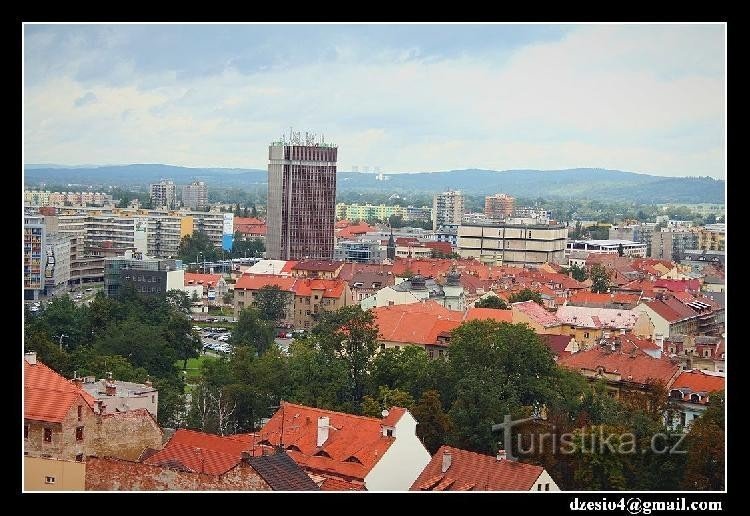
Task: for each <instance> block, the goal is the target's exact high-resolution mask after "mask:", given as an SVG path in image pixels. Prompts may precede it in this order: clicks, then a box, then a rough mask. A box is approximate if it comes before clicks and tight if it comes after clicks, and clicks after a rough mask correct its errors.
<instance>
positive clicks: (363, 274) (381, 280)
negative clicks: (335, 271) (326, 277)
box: [349, 270, 396, 304]
mask: <svg viewBox="0 0 750 516" xmlns="http://www.w3.org/2000/svg"><path fill="white" fill-rule="evenodd" d="M395 279H396V278H395V277H394V276H393V274H391V273H390V272H384V271H383V272H379V271H371V270H368V271H357V272H355V273H354V274H353V275H352V279H350V280H349V288H350V289H351V291H352V302H353V303H357V304H359V303H361V302H362V300H363V299H366V298H368V297H370V296H372V295H373V294H375V292H377V291H378V290H380V289H382V288H385V287H392V286H393V285H394V283H395Z"/></svg>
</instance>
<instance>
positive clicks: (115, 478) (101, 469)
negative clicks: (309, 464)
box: [86, 457, 271, 491]
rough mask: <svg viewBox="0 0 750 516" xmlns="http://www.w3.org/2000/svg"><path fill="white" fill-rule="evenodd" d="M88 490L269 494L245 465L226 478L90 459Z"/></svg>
mask: <svg viewBox="0 0 750 516" xmlns="http://www.w3.org/2000/svg"><path fill="white" fill-rule="evenodd" d="M86 490H87V491H167V490H171V491H270V490H271V488H270V487H269V485H268V484H267V483H266V482H265V481H264V480H263V479H262V478H261V477H260V476H259V475H258V474H257V473H256V472H255V470H254V469H253V468H252V467H250V466H249V465H247V464H246V463H244V462H243V463H240V464H239V465H238V466H235V467H234V468H232V469H231V470H229V471H228V472H226V473H224V474H223V475H207V474H204V473H189V472H185V471H178V470H174V469H167V468H163V467H160V466H151V465H148V464H142V463H140V462H131V461H126V460H119V459H111V458H100V457H87V458H86Z"/></svg>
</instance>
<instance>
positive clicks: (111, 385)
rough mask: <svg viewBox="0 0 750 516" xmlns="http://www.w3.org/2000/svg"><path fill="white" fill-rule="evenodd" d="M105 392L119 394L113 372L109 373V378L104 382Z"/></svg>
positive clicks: (111, 394)
mask: <svg viewBox="0 0 750 516" xmlns="http://www.w3.org/2000/svg"><path fill="white" fill-rule="evenodd" d="M104 393H105V394H106V395H107V396H114V395H115V394H117V385H116V384H115V382H114V380H112V373H109V378H107V379H106V380H105V382H104Z"/></svg>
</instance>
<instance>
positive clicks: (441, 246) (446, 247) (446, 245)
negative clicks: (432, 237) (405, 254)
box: [423, 242, 453, 255]
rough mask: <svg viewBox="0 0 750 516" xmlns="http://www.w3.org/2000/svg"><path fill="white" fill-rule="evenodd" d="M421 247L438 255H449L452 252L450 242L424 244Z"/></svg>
mask: <svg viewBox="0 0 750 516" xmlns="http://www.w3.org/2000/svg"><path fill="white" fill-rule="evenodd" d="M423 245H424V246H425V247H429V248H430V249H432V250H433V251H436V252H438V253H443V254H448V255H449V254H451V253H452V252H453V248H452V247H451V244H450V242H424V244H423Z"/></svg>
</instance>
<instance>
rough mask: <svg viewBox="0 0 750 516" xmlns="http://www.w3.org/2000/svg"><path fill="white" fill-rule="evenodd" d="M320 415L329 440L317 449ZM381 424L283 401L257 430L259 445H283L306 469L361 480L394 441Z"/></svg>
mask: <svg viewBox="0 0 750 516" xmlns="http://www.w3.org/2000/svg"><path fill="white" fill-rule="evenodd" d="M394 410H398V408H392V409H391V412H393V411H394ZM402 414H403V413H402ZM322 416H327V417H328V418H329V428H330V429H329V434H328V439H327V440H326V441H325V442H324V443H323V446H321V447H318V446H317V436H318V418H319V417H322ZM282 421H283V423H282ZM382 423H383V420H381V419H378V418H372V417H364V416H355V415H352V414H346V413H343V412H334V411H331V410H325V409H319V408H313V407H306V406H304V405H296V404H293V403H287V402H282V406H281V408H280V409H279V410H277V411H276V413H275V414H274V415H273V417H271V419H270V420H269V421H268V423H266V425H265V426H264V427H263V429H262V430H261V431H260V433H259V439H260V441H259V443H261V444H270V445H273V446H275V445H278V444H279V442H283V444H284V447H285V448H286V451H287V453H288V454H289V456H290V457H292V458H293V459H294V460H295V461H296V462H297V464H299V465H300V466H302V467H303V468H305V469H307V470H310V471H313V472H316V473H321V474H324V475H335V476H337V477H339V478H343V479H344V480H359V481H364V478H365V476H367V474H368V473H369V472H370V470H371V469H372V468H373V467H374V466H375V464H377V462H378V461H379V460H380V459H381V458H382V457H383V455H384V454H385V452H386V451H387V450H388V448H390V446H391V444H393V442H394V441H395V438H394V437H388V436H384V435H383V432H382ZM282 428H283V432H284V435H283V438H281V437H282V436H281V431H282Z"/></svg>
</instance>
